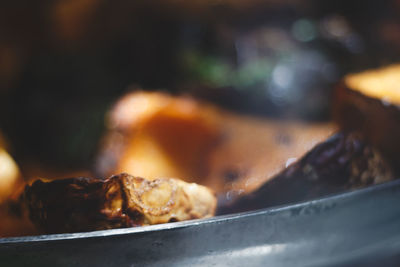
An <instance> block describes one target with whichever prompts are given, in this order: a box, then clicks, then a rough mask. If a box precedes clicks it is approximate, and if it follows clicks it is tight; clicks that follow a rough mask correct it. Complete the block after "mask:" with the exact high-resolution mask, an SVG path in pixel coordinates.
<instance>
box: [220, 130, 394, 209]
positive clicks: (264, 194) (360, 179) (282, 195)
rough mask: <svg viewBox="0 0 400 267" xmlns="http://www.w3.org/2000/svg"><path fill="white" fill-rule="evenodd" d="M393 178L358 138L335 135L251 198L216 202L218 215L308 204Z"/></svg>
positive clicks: (352, 134)
mask: <svg viewBox="0 0 400 267" xmlns="http://www.w3.org/2000/svg"><path fill="white" fill-rule="evenodd" d="M394 178H395V176H394V175H393V171H392V169H391V167H390V166H389V164H388V163H387V161H386V160H385V159H384V158H383V157H382V156H381V154H380V153H379V152H378V151H377V150H376V149H374V148H373V147H372V146H371V145H369V144H367V143H366V142H365V141H364V140H363V138H362V137H361V136H360V135H359V134H355V133H350V134H344V133H338V134H335V135H334V136H332V137H331V138H329V139H328V140H326V141H325V142H322V143H320V144H318V145H317V146H315V147H314V148H313V149H312V150H311V151H310V152H308V153H307V154H306V155H304V156H303V157H302V158H301V159H300V160H298V161H297V162H295V163H293V164H291V165H290V166H289V167H287V168H286V169H284V170H283V171H282V172H280V173H279V174H278V175H276V176H275V177H273V178H271V179H270V180H269V181H268V182H266V183H265V184H264V185H262V186H261V187H260V188H259V189H257V190H256V191H254V192H252V193H251V194H248V195H244V196H242V197H240V198H238V199H237V200H236V201H233V203H232V202H231V203H227V202H223V201H222V202H220V203H219V211H218V214H226V213H232V212H241V211H249V210H254V209H261V208H265V207H270V206H274V205H282V204H287V203H294V202H298V201H304V200H310V199H314V198H317V197H321V196H324V195H327V194H332V193H338V192H343V191H345V190H350V189H355V188H360V187H364V186H368V185H371V184H377V183H382V182H385V181H389V180H392V179H394Z"/></svg>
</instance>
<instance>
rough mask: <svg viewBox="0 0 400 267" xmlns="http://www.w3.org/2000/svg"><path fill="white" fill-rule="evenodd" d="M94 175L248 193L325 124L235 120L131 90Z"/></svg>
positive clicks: (319, 135)
mask: <svg viewBox="0 0 400 267" xmlns="http://www.w3.org/2000/svg"><path fill="white" fill-rule="evenodd" d="M107 126H108V129H109V130H108V133H107V134H106V136H105V138H104V140H103V143H102V148H101V152H100V155H99V158H98V160H97V166H96V169H97V171H98V173H100V174H101V175H102V176H108V175H111V174H113V173H119V172H128V173H132V174H133V175H137V176H143V177H147V178H149V179H155V178H160V177H178V178H181V179H185V180H186V181H189V182H196V183H199V184H203V185H206V186H208V187H210V188H212V189H213V190H215V191H216V192H219V193H224V192H229V191H231V190H238V191H241V192H250V191H252V190H254V189H255V188H257V187H258V186H259V185H261V184H262V183H264V182H266V181H267V180H268V179H269V178H271V177H272V176H273V175H274V174H276V173H278V172H279V171H280V170H281V169H283V168H285V167H286V166H287V165H288V164H290V163H292V162H294V161H296V159H297V158H299V157H300V156H302V155H303V154H304V153H305V152H307V151H308V150H310V149H311V148H312V147H313V146H314V145H315V144H316V143H318V142H320V141H322V140H325V139H326V138H327V137H328V136H329V135H331V134H332V133H333V132H334V130H335V127H334V126H333V125H332V124H328V123H317V124H306V123H303V122H287V121H275V120H269V119H257V118H252V117H249V116H242V115H237V114H234V113H231V112H228V111H225V110H222V109H220V108H217V107H214V106H212V105H210V104H208V103H203V102H200V101H197V100H194V99H191V98H189V97H182V96H180V97H174V96H171V95H167V94H164V93H157V92H151V93H148V92H134V93H130V94H127V95H126V96H124V97H122V98H121V99H120V100H119V101H118V102H117V103H116V105H115V106H114V108H113V109H112V110H111V112H110V114H109V118H108V121H107Z"/></svg>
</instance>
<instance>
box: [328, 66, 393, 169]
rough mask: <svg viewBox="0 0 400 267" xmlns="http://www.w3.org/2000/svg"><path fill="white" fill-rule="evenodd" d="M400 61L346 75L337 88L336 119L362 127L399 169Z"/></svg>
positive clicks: (352, 127) (347, 127) (344, 126)
mask: <svg viewBox="0 0 400 267" xmlns="http://www.w3.org/2000/svg"><path fill="white" fill-rule="evenodd" d="M399 84H400V64H397V65H391V66H387V67H384V68H381V69H376V70H368V71H364V72H361V73H357V74H350V75H347V76H346V77H345V78H344V80H343V82H342V83H341V84H340V86H338V88H337V90H336V91H335V97H334V109H333V114H334V119H335V120H336V121H337V122H338V124H339V126H340V127H341V129H342V130H343V131H354V130H355V131H359V132H360V133H362V134H363V136H364V137H365V138H366V139H367V140H368V142H370V143H371V144H373V145H374V146H376V147H377V148H378V149H379V150H380V152H382V154H383V155H385V156H386V157H387V159H388V160H389V161H390V162H391V163H392V166H393V167H395V168H396V169H397V170H396V171H397V172H399V171H400V167H399V166H400V157H399V156H398V154H399V151H400V139H399V136H400V89H399Z"/></svg>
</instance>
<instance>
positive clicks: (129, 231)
mask: <svg viewBox="0 0 400 267" xmlns="http://www.w3.org/2000/svg"><path fill="white" fill-rule="evenodd" d="M399 186H400V179H398V180H394V181H389V182H386V183H382V184H378V185H372V186H369V187H366V188H362V189H358V190H354V191H348V192H344V193H339V194H334V195H328V196H325V197H321V198H318V199H314V200H309V201H303V202H299V203H294V204H287V205H282V206H274V207H269V208H264V209H259V210H253V211H248V212H242V213H234V214H228V215H220V216H215V217H212V218H208V219H197V220H189V221H183V222H172V223H165V224H158V225H150V226H142V227H131V228H119V229H110V230H100V231H92V232H81V233H66V234H50V235H39V236H23V237H8V238H0V244H11V243H31V242H47V241H60V240H70V239H87V238H97V237H110V236H119V235H134V234H139V233H149V232H155V231H167V230H172V229H178V228H187V227H198V226H201V225H206V224H218V223H223V222H229V221H234V220H237V219H241V218H245V217H253V216H260V215H264V214H271V215H272V214H274V213H278V212H282V211H285V210H291V209H296V208H300V209H301V208H304V207H307V206H310V205H311V206H312V205H321V204H325V203H334V202H338V201H344V200H346V199H349V198H352V197H355V196H361V195H365V194H369V193H371V192H373V191H381V190H385V189H388V188H390V187H394V188H396V187H399Z"/></svg>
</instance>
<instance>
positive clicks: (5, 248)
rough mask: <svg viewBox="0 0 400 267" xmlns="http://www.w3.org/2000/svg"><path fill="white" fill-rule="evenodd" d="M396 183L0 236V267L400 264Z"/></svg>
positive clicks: (399, 186) (399, 198)
mask: <svg viewBox="0 0 400 267" xmlns="http://www.w3.org/2000/svg"><path fill="white" fill-rule="evenodd" d="M398 203H400V180H397V181H393V182H389V183H386V184H382V185H377V186H372V187H370V188H366V189H362V190H358V191H354V192H350V193H344V194H341V195H336V196H332V197H327V198H323V199H319V200H314V201H310V202H305V203H301V204H295V205H290V206H285V207H278V208H270V209H265V210H260V211H254V212H248V213H242V214H235V215H229V216H221V217H215V218H211V219H208V220H196V221H188V222H178V223H170V224H164V225H156V226H149V227H140V228H130V229H115V230H108V231H96V232H89V233H75V234H62V235H47V236H37V237H23V238H3V239H0V263H1V264H0V265H1V266H377V265H378V264H379V265H380V266H400V205H399V204H398Z"/></svg>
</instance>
